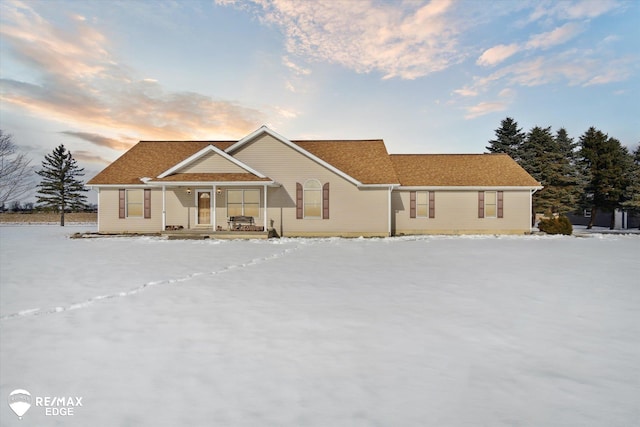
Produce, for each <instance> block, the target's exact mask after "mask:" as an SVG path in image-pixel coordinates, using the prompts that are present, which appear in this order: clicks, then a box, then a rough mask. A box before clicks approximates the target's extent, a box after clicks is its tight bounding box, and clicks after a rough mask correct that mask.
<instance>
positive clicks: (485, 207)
mask: <svg viewBox="0 0 640 427" xmlns="http://www.w3.org/2000/svg"><path fill="white" fill-rule="evenodd" d="M487 193H493V194H495V197H494V200H495V204H493V205H492V204H489V203H487ZM487 206H495V209H494V212H495V213H494V214H493V215H492V216H489V215H487ZM484 217H485V218H498V192H497V191H485V192H484Z"/></svg>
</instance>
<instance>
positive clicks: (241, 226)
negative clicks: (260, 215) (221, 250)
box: [227, 215, 257, 231]
mask: <svg viewBox="0 0 640 427" xmlns="http://www.w3.org/2000/svg"><path fill="white" fill-rule="evenodd" d="M227 225H228V226H229V230H231V231H234V230H235V231H257V230H254V228H255V221H254V219H253V217H252V216H244V215H239V216H230V217H229V220H228V221H227Z"/></svg>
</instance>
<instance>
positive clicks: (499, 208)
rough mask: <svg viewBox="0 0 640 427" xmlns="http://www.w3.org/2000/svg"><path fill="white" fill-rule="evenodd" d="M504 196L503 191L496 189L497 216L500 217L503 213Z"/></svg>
mask: <svg viewBox="0 0 640 427" xmlns="http://www.w3.org/2000/svg"><path fill="white" fill-rule="evenodd" d="M503 198H504V191H498V218H502V216H503V215H504V209H503V208H502V205H503Z"/></svg>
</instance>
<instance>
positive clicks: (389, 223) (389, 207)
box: [387, 186, 394, 237]
mask: <svg viewBox="0 0 640 427" xmlns="http://www.w3.org/2000/svg"><path fill="white" fill-rule="evenodd" d="M392 190H393V187H392V186H389V198H388V208H387V211H388V212H389V221H388V224H387V228H388V230H387V235H388V236H389V237H391V221H392V219H391V215H393V214H394V212H393V208H392V206H391V191H392Z"/></svg>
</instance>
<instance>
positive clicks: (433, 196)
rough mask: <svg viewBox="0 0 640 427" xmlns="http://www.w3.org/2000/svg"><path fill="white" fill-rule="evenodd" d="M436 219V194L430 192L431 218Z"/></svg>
mask: <svg viewBox="0 0 640 427" xmlns="http://www.w3.org/2000/svg"><path fill="white" fill-rule="evenodd" d="M435 217H436V193H435V191H429V218H435Z"/></svg>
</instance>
